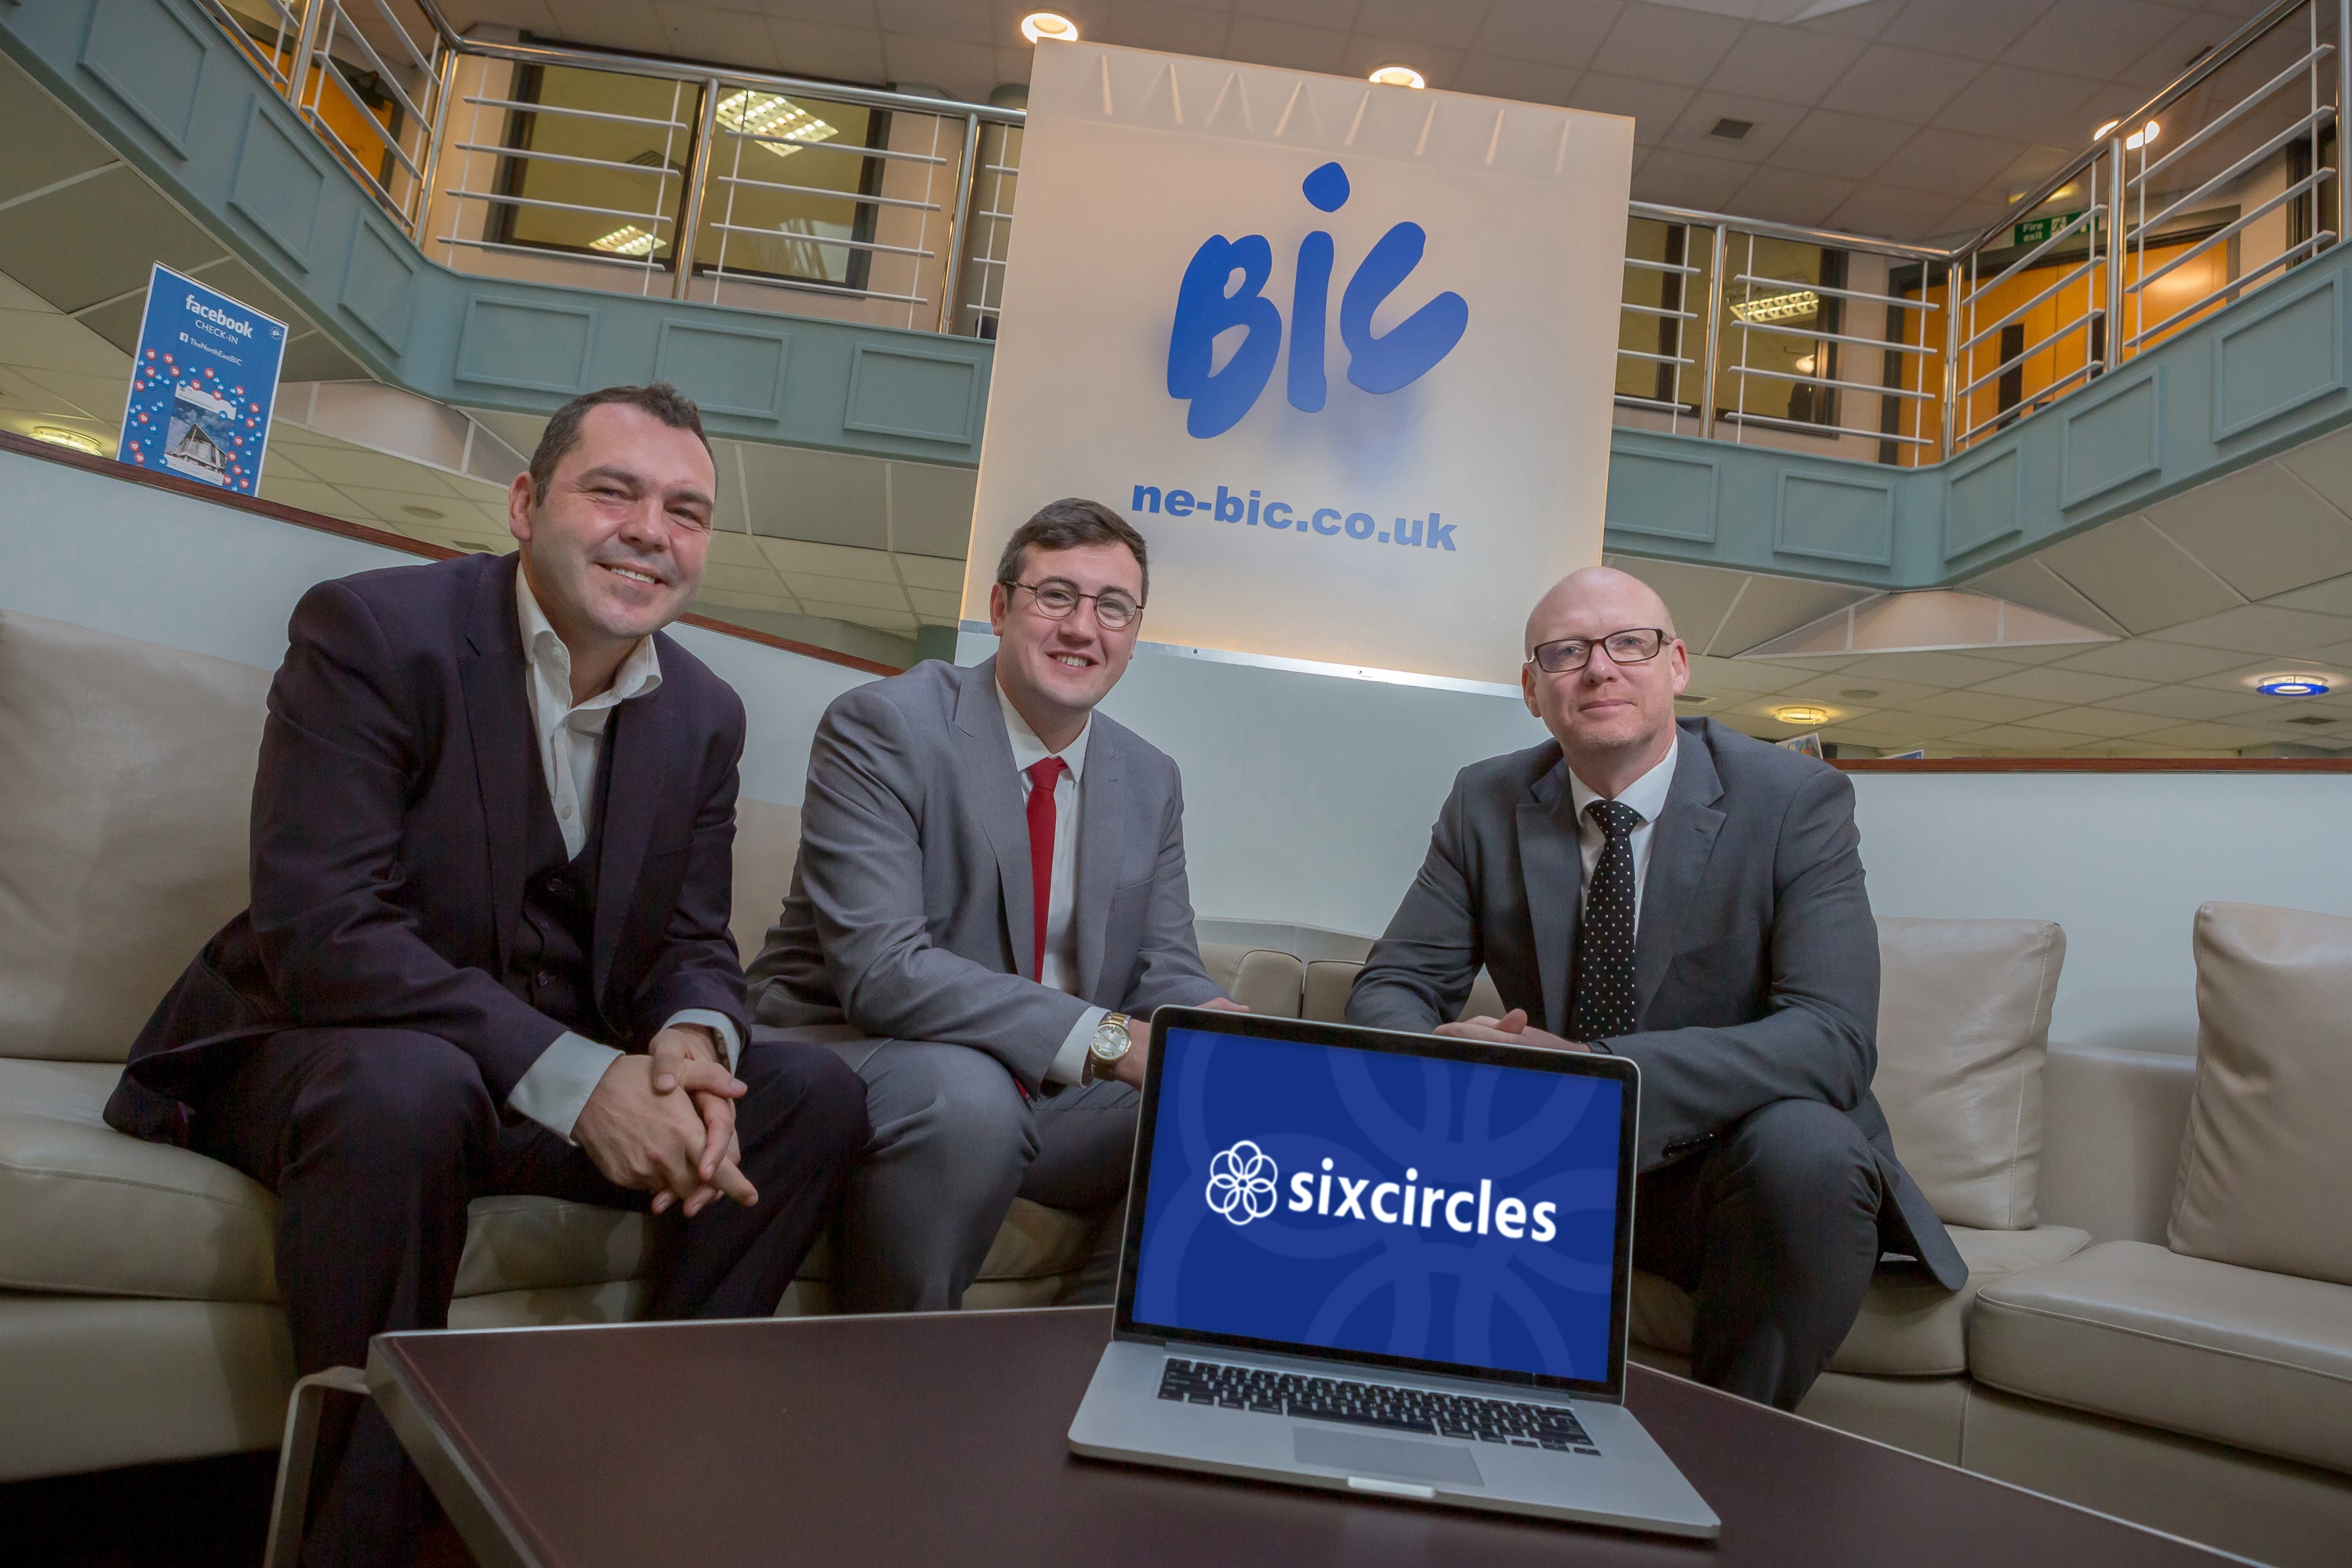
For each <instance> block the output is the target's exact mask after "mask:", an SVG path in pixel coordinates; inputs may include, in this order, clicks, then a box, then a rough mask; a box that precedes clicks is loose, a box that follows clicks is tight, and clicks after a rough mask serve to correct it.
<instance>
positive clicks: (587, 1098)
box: [107, 384, 867, 1563]
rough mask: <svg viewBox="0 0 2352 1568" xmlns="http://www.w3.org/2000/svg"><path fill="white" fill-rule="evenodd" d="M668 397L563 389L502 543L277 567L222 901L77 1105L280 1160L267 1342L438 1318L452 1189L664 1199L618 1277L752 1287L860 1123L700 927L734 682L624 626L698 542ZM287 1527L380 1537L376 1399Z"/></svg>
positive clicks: (326, 1437)
mask: <svg viewBox="0 0 2352 1568" xmlns="http://www.w3.org/2000/svg"><path fill="white" fill-rule="evenodd" d="M715 489H716V484H715V476H714V472H713V469H712V466H711V461H710V456H709V447H708V446H707V444H706V443H705V442H704V440H703V437H702V428H701V421H700V419H699V417H698V415H697V413H696V411H695V408H694V405H692V404H691V403H689V402H688V401H686V399H684V398H683V397H681V396H679V395H677V393H676V392H675V391H674V390H672V389H671V388H669V387H667V386H664V385H658V384H656V385H655V386H651V387H644V388H639V387H617V388H609V389H607V390H606V391H604V392H601V393H594V394H591V395H587V396H585V397H583V398H579V399H576V400H575V401H574V402H572V404H569V405H566V406H565V407H564V408H563V409H562V410H561V411H559V412H558V413H557V414H556V416H555V417H554V418H553V419H552V420H551V422H550V423H549V425H548V427H547V433H546V435H545V437H543V438H542V440H541V443H540V447H539V450H538V453H537V455H536V456H534V457H533V458H532V459H531V466H530V471H529V472H527V473H525V474H523V475H520V476H519V477H518V478H517V479H515V481H514V485H513V488H512V489H511V491H510V492H509V498H508V505H509V527H510V528H511V529H512V531H513V532H514V534H515V537H516V538H517V539H518V540H519V541H520V543H521V547H520V551H519V552H518V553H517V554H515V555H511V556H507V557H503V558H501V557H494V556H488V555H475V556H469V557H467V558H464V559H461V560H457V561H447V562H442V563H436V564H434V565H429V566H411V567H401V568H394V569H393V570H389V571H382V572H370V573H364V574H361V575H359V576H356V577H350V578H345V579H343V580H341V581H340V582H329V583H322V584H320V585H319V586H317V587H315V588H313V589H311V590H310V592H309V593H308V594H306V595H303V597H302V601H301V603H300V604H299V605H297V606H296V608H295V611H294V617H293V621H292V624H291V626H290V627H289V640H290V643H291V646H290V647H289V648H288V650H287V654H286V662H285V663H284V665H283V666H281V667H280V668H279V669H278V677H277V680H276V682H275V683H274V684H273V685H272V687H271V689H270V693H269V717H268V724H267V727H266V728H265V730H264V731H263V735H262V742H261V760H260V769H259V773H258V775H257V778H256V780H255V784H254V802H253V830H252V831H253V856H252V866H253V890H252V898H253V901H252V905H251V907H250V908H249V909H248V910H247V911H246V912H245V913H243V914H240V915H238V916H237V917H236V919H235V920H233V921H230V922H229V923H228V925H227V926H226V927H225V928H223V929H222V931H221V932H220V933H219V934H218V935H217V936H215V938H214V939H213V940H212V942H210V943H209V944H207V945H206V946H205V950H204V951H203V952H201V953H199V954H198V955H197V956H196V959H195V962H194V963H192V964H190V965H189V967H188V970H187V972H186V973H185V974H184V975H183V976H182V977H181V979H180V981H179V982H178V984H176V985H175V986H174V987H173V991H172V992H171V994H169V995H167V996H166V997H165V998H164V999H163V1003H162V1004H161V1005H159V1006H158V1007H157V1008H156V1010H155V1013H154V1016H153V1017H152V1018H151V1019H150V1020H149V1022H148V1025H147V1027H146V1029H145V1030H144V1031H143V1032H142V1034H141V1036H140V1037H139V1040H138V1042H137V1043H136V1044H135V1045H134V1046H133V1047H131V1060H130V1064H129V1067H128V1068H127V1069H126V1071H125V1073H124V1076H123V1079H122V1084H121V1088H120V1089H118V1090H117V1091H116V1094H115V1096H114V1098H113V1100H111V1102H110V1104H109V1105H108V1107H107V1120H108V1121H110V1122H111V1123H112V1124H113V1125H114V1126H115V1127H117V1128H120V1129H121V1130H122V1131H127V1132H132V1133H136V1134H138V1135H140V1136H142V1137H147V1138H155V1139H166V1140H169V1141H172V1142H178V1143H182V1144H184V1145H185V1146H187V1147H189V1148H192V1149H194V1150H196V1151H197V1152H201V1153H204V1154H208V1155H210V1156H212V1157H214V1158H215V1159H219V1160H223V1161H226V1162H227V1163H230V1164H232V1165H235V1166H236V1167H237V1168H238V1169H239V1170H242V1171H244V1172H246V1173H247V1174H248V1175H251V1176H253V1177H254V1178H255V1179H256V1180H257V1181H259V1182H261V1183H262V1184H265V1185H267V1186H268V1187H270V1188H272V1189H273V1190H275V1191H276V1193H277V1194H278V1228H277V1272H278V1291H279V1295H280V1298H281V1300H284V1302H285V1303H286V1310H287V1316H288V1319H289V1322H290V1324H291V1327H292V1330H293V1338H294V1353H295V1363H296V1365H297V1366H298V1368H299V1370H300V1371H302V1372H303V1373H312V1372H317V1371H319V1370H320V1369H321V1368H323V1367H328V1366H332V1365H336V1364H339V1363H340V1364H351V1365H357V1364H361V1363H364V1361H365V1360H366V1357H367V1346H368V1340H369V1338H370V1337H371V1336H372V1335H374V1334H376V1333H379V1332H383V1331H388V1330H397V1329H420V1328H421V1329H431V1328H439V1327H442V1326H443V1325H444V1324H446V1321H447V1319H448V1307H449V1297H450V1292H451V1289H452V1288H453V1287H454V1285H455V1283H456V1279H457V1264H458V1258H459V1255H460V1254H461V1253H462V1252H463V1250H464V1248H465V1244H466V1225H467V1203H468V1201H469V1200H471V1199H473V1198H475V1197H478V1196H483V1195H486V1194H499V1193H525V1194H545V1195H548V1196H553V1197H562V1198H570V1199H573V1200H575V1201H578V1202H582V1203H590V1204H600V1205H609V1206H614V1207H626V1208H638V1209H650V1210H651V1211H652V1212H653V1213H654V1214H656V1215H661V1216H663V1217H662V1218H661V1219H659V1220H657V1221H656V1225H657V1226H659V1227H660V1228H661V1230H662V1231H663V1232H664V1233H665V1234H663V1235H662V1236H661V1237H659V1240H658V1244H657V1245H656V1247H655V1249H654V1251H655V1256H656V1258H657V1259H659V1261H658V1262H657V1264H656V1268H655V1272H654V1274H653V1276H652V1278H651V1279H650V1281H649V1285H650V1296H649V1300H648V1301H647V1303H646V1312H647V1315H649V1316H652V1317H660V1318H678V1317H741V1316H753V1315H764V1314H767V1313H770V1312H772V1311H773V1310H775V1306H776V1302H777V1300H778V1298H779V1297H780V1296H781V1295H782V1291H783V1289H784V1288H785V1286H786V1285H788V1284H789V1283H790V1282H791V1280H792V1277H793V1270H794V1268H797V1267H798V1265H799V1263H800V1261H801V1259H802V1257H803V1255H804V1254H805V1253H806V1251H807V1250H808V1247H809V1246H810V1245H811V1243H812V1242H813V1241H814V1239H815V1237H817V1235H818V1234H819V1233H820V1232H821V1231H822V1229H823V1228H824V1226H825V1225H826V1224H827V1223H828V1222H829V1221H830V1219H831V1217H832V1216H833V1215H834V1213H835V1211H836V1209H837V1206H838V1201H839V1194H840V1190H841V1185H842V1182H843V1179H844V1177H845V1173H846V1172H847V1170H848V1167H849V1164H850V1162H851V1160H852V1158H853V1157H854V1156H855V1154H856V1151H857V1149H858V1148H859V1147H860V1146H861V1145H862V1144H863V1143H864V1142H865V1139H866V1131H867V1129H866V1115H865V1110H864V1092H863V1089H862V1088H861V1086H860V1085H859V1084H858V1082H857V1079H856V1076H855V1075H854V1074H852V1073H850V1072H849V1071H847V1070H846V1069H845V1068H843V1067H842V1065H841V1064H840V1062H839V1061H838V1060H837V1059H836V1058H835V1057H833V1056H832V1055H831V1054H830V1053H828V1052H825V1051H823V1050H818V1049H814V1048H810V1047H786V1046H773V1045H768V1046H762V1045H751V1044H746V1041H747V1039H748V1036H749V1030H750V1024H749V1021H748V1019H747V1018H746V1017H745V1014H744V1000H743V976H742V971H741V970H740V968H739V967H738V964H737V961H736V955H735V950H734V946H733V943H732V942H731V941H730V937H729V935H728V930H727V918H728V911H729V900H730V881H731V863H730V858H731V851H732V845H733V840H734V814H735V792H736V771H735V764H736V758H737V756H738V755H739V754H740V752H741V751H742V748H743V708H742V704H741V702H740V700H738V699H737V698H736V696H735V693H734V692H733V691H732V690H730V689H729V688H728V687H727V686H726V685H725V684H724V683H723V682H721V681H720V680H719V679H718V677H716V676H715V675H713V674H711V673H710V671H709V669H707V668H704V666H703V665H702V664H701V663H700V662H699V661H698V660H697V659H696V658H694V657H693V656H692V655H690V654H688V652H687V651H686V650H685V649H684V648H682V647H678V646H677V644H676V643H675V642H673V641H671V640H670V639H669V638H668V637H666V636H663V635H662V634H661V632H660V631H659V629H658V628H660V627H662V626H666V625H667V624H668V623H669V622H671V621H673V620H675V619H677V617H678V616H680V615H681V614H683V613H684V612H685V610H686V607H687V605H688V604H689V603H690V602H691V601H692V599H693V597H694V594H695V590H696V588H697V586H698V584H699V583H700V581H701V577H702V566H703V557H704V553H705V551H706V550H707V548H708V545H709V526H710V509H711V505H712V496H713V492H714V490H715ZM320 1476H321V1477H322V1479H323V1478H331V1479H325V1480H324V1497H323V1502H322V1506H321V1508H320V1510H318V1511H317V1512H316V1513H314V1515H313V1518H314V1520H315V1521H316V1525H315V1528H314V1530H313V1531H312V1534H311V1537H310V1545H309V1550H308V1552H307V1557H308V1560H309V1561H310V1562H312V1563H362V1562H367V1563H400V1562H404V1561H405V1560H407V1559H408V1558H409V1557H410V1556H411V1555H412V1554H413V1553H414V1552H415V1548H416V1544H417V1537H418V1526H419V1521H421V1520H423V1519H425V1518H427V1517H429V1515H428V1514H426V1513H425V1511H424V1502H425V1499H424V1492H423V1489H422V1485H421V1482H420V1481H419V1479H418V1478H417V1477H416V1474H415V1471H414V1470H413V1469H411V1468H409V1467H408V1466H407V1463H406V1461H405V1460H404V1458H403V1457H402V1456H401V1453H400V1450H399V1447H398V1446H397V1444H396V1443H395V1441H394V1438H393V1436H392V1432H391V1429H390V1428H389V1427H388V1426H385V1425H384V1423H383V1418H382V1417H381V1416H380V1415H376V1414H375V1412H374V1409H373V1406H372V1405H370V1406H367V1407H366V1408H365V1410H364V1412H363V1413H362V1414H361V1415H359V1418H358V1421H357V1423H356V1425H355V1426H354V1425H352V1424H350V1422H349V1420H348V1418H346V1420H345V1421H344V1422H343V1423H342V1424H340V1425H339V1426H337V1427H335V1428H333V1429H331V1430H329V1431H327V1432H326V1433H324V1434H323V1435H322V1439H321V1446H320Z"/></svg>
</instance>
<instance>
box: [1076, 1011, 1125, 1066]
mask: <svg viewBox="0 0 2352 1568" xmlns="http://www.w3.org/2000/svg"><path fill="white" fill-rule="evenodd" d="M1128 1023H1129V1018H1128V1016H1127V1015H1126V1014H1124V1013H1113V1014H1111V1015H1110V1016H1108V1017H1106V1018H1105V1019H1104V1020H1103V1021H1102V1022H1101V1023H1099V1024H1097V1025H1096V1026H1095V1037H1094V1038H1093V1039H1091V1040H1089V1041H1087V1065H1086V1071H1085V1072H1084V1073H1083V1074H1081V1075H1080V1078H1081V1081H1082V1082H1086V1083H1094V1082H1097V1081H1098V1080H1100V1079H1107V1078H1108V1077H1110V1076H1111V1069H1112V1068H1116V1067H1117V1066H1118V1064H1119V1060H1120V1058H1123V1057H1125V1056H1126V1055H1127V1053H1128V1052H1129V1051H1130V1050H1132V1049H1134V1047H1135V1037H1133V1036H1132V1035H1129V1033H1128V1032H1127V1026H1128Z"/></svg>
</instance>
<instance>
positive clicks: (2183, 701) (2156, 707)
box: [2107, 686, 2269, 720]
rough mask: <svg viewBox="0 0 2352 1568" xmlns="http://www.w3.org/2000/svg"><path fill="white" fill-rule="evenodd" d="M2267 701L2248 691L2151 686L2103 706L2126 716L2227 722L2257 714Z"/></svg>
mask: <svg viewBox="0 0 2352 1568" xmlns="http://www.w3.org/2000/svg"><path fill="white" fill-rule="evenodd" d="M2268 700H2269V699H2267V698H2263V697H2257V696H2255V695H2254V694H2253V693H2252V692H2251V691H2208V690H2206V689H2203V688H2202V687H2196V686H2152V687H2150V688H2148V689H2147V690H2146V691H2134V692H2131V693H2129V694H2128V695H2126V696H2123V697H2117V698H2115V699H2114V700H2111V701H2110V702H2109V703H2108V704H2107V706H2109V707H2110V708H2114V709H2117V710H2122V711H2124V712H2129V713H2155V714H2159V715H2161V716H2163V717H2165V718H2168V719H2200V720H2204V719H2231V718H2235V717H2237V716H2239V715H2240V714H2242V713H2247V712H2250V711H2255V710H2257V707H2256V705H2257V704H2259V703H2262V702H2265V701H2268Z"/></svg>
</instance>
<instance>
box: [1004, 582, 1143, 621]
mask: <svg viewBox="0 0 2352 1568" xmlns="http://www.w3.org/2000/svg"><path fill="white" fill-rule="evenodd" d="M1004 585H1005V586H1006V587H1007V588H1026V589H1028V590H1029V595H1030V596H1031V597H1032V598H1034V599H1035V600H1036V601H1037V613H1038V614H1039V615H1041V616H1045V618H1046V619H1048V620H1055V621H1061V620H1067V619H1068V618H1069V615H1070V612H1071V611H1072V610H1075V609H1076V608H1077V607H1078V601H1079V600H1080V599H1092V600H1093V601H1094V602H1095V620H1096V622H1097V624H1098V625H1099V626H1101V627H1102V628H1103V630H1105V631H1107V632H1117V631H1125V630H1126V629H1127V628H1128V626H1130V625H1132V624H1133V623H1134V620H1135V617H1136V616H1139V615H1141V614H1143V606H1142V605H1139V604H1137V603H1136V602H1135V601H1134V600H1132V599H1130V598H1129V597H1128V596H1127V595H1124V594H1122V593H1120V592H1119V591H1118V589H1116V588H1106V589H1104V590H1103V591H1102V592H1101V593H1099V594H1081V593H1079V592H1078V591H1077V590H1076V588H1073V587H1071V586H1070V585H1069V584H1067V583H1035V584H1031V583H1015V582H1013V581H1011V580H1010V579H1007V580H1006V582H1005V584H1004Z"/></svg>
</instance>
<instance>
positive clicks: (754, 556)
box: [708, 528, 775, 572]
mask: <svg viewBox="0 0 2352 1568" xmlns="http://www.w3.org/2000/svg"><path fill="white" fill-rule="evenodd" d="M708 550H709V556H708V558H709V561H710V562H711V563H712V564H714V565H719V566H756V567H758V568H759V569H760V570H761V571H762V572H773V571H774V570H775V566H774V564H773V563H772V562H770V561H769V559H768V557H767V555H766V553H765V552H762V551H761V548H760V542H759V541H758V540H756V539H754V538H752V537H751V535H750V534H748V533H739V532H736V531H733V530H731V529H725V528H714V529H712V530H711V531H710V540H709V546H708Z"/></svg>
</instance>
